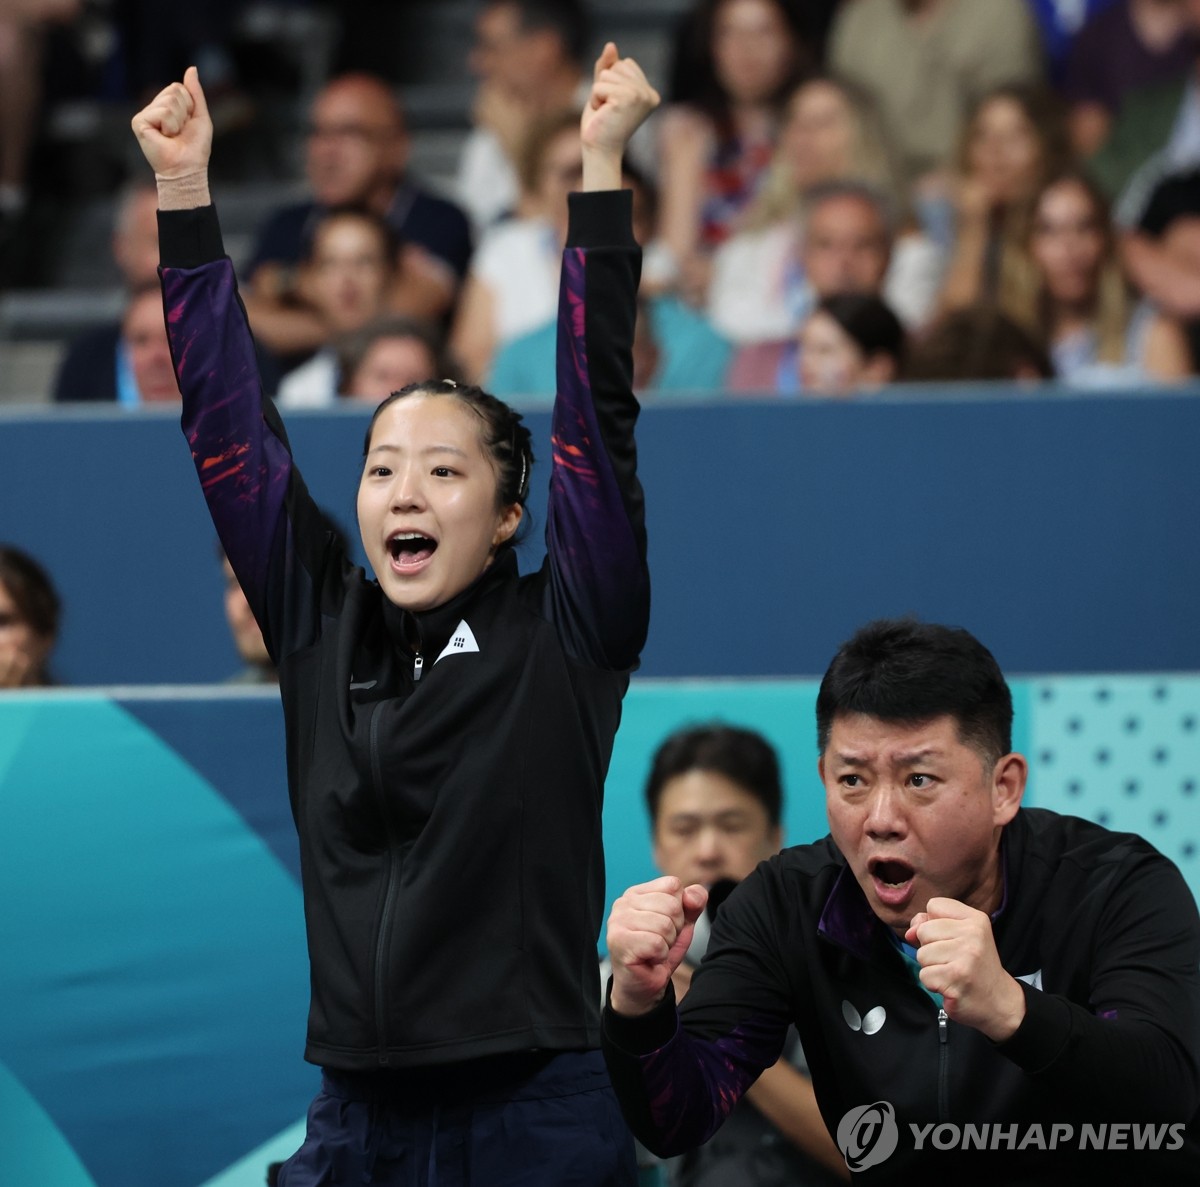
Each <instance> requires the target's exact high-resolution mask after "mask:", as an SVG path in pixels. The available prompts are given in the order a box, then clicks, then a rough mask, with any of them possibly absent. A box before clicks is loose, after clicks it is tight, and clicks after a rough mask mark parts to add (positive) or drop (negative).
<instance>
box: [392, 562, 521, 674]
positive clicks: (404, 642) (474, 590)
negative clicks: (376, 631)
mask: <svg viewBox="0 0 1200 1187" xmlns="http://www.w3.org/2000/svg"><path fill="white" fill-rule="evenodd" d="M516 576H517V558H516V554H515V553H514V552H513V550H512V549H511V548H506V549H504V550H503V551H502V552H501V553H500V555H499V556H497V557H496V559H495V560H494V561H492V563H491V564H490V565H488V567H487V568H486V569H484V571H483V572H482V573H481V574H480V575H479V576H478V577H477V578H476V579H475V580H474V581H473V582H471V584H470V585H468V586H467V588H466V589H464V590H463V591H462V592H461V593H459V594H456V595H455V596H454V597H453V598H451V599H450V601H448V602H445V603H443V604H442V605H441V606H434V607H433V608H432V609H431V610H417V611H412V610H403V609H401V608H400V607H399V606H397V605H396V604H395V602H392V601H391V600H390V599H388V598H387V597H384V598H383V621H384V625H385V626H386V627H387V631H388V634H389V635H390V636H391V639H392V642H393V643H394V644H395V645H396V647H397V648H399V649H400V651H402V652H403V653H404V654H405V655H413V654H414V653H415V652H418V651H419V652H420V653H421V654H422V655H426V656H427V655H431V654H437V653H438V652H440V651H441V650H442V648H443V647H445V645H446V644H447V643H448V642H449V641H450V636H451V635H452V634H453V633H454V628H455V627H456V626H458V624H459V623H460V622H461V621H462V619H463V616H464V614H465V612H466V610H467V608H468V607H469V606H471V605H472V604H473V603H475V602H476V601H477V600H478V599H479V598H480V597H482V596H484V595H485V594H487V593H489V592H490V591H492V590H493V589H495V588H496V587H497V586H499V585H502V584H503V583H504V582H506V581H508V580H510V579H511V578H514V577H516Z"/></svg>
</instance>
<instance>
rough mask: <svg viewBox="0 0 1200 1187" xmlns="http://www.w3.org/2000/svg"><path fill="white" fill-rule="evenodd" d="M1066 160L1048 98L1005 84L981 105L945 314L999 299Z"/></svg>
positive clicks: (971, 125)
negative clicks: (1051, 179)
mask: <svg viewBox="0 0 1200 1187" xmlns="http://www.w3.org/2000/svg"><path fill="white" fill-rule="evenodd" d="M1069 159H1070V147H1069V144H1068V142H1067V131H1066V124H1065V122H1064V120H1063V116H1062V112H1061V109H1060V107H1059V105H1058V102H1057V100H1055V99H1054V97H1053V96H1051V95H1050V94H1049V92H1047V91H1043V90H1039V89H1035V88H1031V87H1021V86H1005V87H1000V88H998V89H997V90H995V91H993V92H991V94H989V95H987V96H985V97H984V98H983V100H981V101H980V103H979V104H978V106H977V107H976V108H975V110H974V111H973V112H972V114H971V118H970V119H969V120H968V122H967V128H966V133H965V135H964V139H963V149H962V177H961V179H960V180H959V183H958V189H957V195H956V207H957V226H956V233H955V240H954V252H953V255H952V256H951V260H950V266H949V268H948V269H947V271H946V282H945V285H944V287H943V290H942V304H943V306H944V307H945V308H947V309H957V308H961V307H963V306H967V305H973V304H974V303H976V302H977V301H988V300H995V299H996V298H997V297H998V295H999V293H1000V290H1001V288H1002V286H1003V283H1004V278H1005V274H1006V272H1007V271H1008V270H1010V269H1011V268H1012V267H1013V264H1014V260H1015V259H1018V258H1020V257H1022V256H1023V255H1024V254H1025V251H1026V245H1027V241H1028V228H1029V217H1030V204H1031V202H1032V200H1033V195H1034V194H1035V193H1036V192H1037V190H1038V188H1039V187H1040V186H1041V184H1042V182H1043V181H1044V180H1045V178H1047V177H1048V176H1050V175H1051V174H1052V173H1055V172H1057V171H1058V170H1060V169H1062V168H1063V167H1064V166H1065V165H1066V164H1067V162H1068V161H1069Z"/></svg>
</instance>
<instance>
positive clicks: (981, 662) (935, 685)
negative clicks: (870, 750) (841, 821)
mask: <svg viewBox="0 0 1200 1187" xmlns="http://www.w3.org/2000/svg"><path fill="white" fill-rule="evenodd" d="M847 713H863V714H865V715H866V716H868V717H876V718H878V719H879V720H881V721H893V722H907V723H912V724H916V723H918V722H922V721H931V720H932V719H933V718H935V717H942V716H950V717H953V718H954V719H955V720H956V721H957V722H958V732H959V737H960V739H961V740H962V741H963V743H964V744H966V745H968V746H971V747H972V748H973V749H975V750H977V751H978V752H979V754H980V755H981V757H983V758H984V759H985V760H986V761H988V762H990V763H993V764H994V763H995V762H996V761H997V760H999V759H1000V758H1001V757H1002V756H1004V755H1005V754H1008V753H1009V751H1011V750H1012V718H1013V707H1012V693H1011V692H1010V691H1009V688H1008V684H1007V682H1006V681H1005V679H1004V674H1003V673H1002V672H1001V671H1000V665H999V664H998V663H997V662H996V659H995V657H994V656H993V655H992V653H991V652H990V651H989V650H988V649H987V648H986V647H984V645H983V644H982V643H980V642H979V640H978V639H976V638H975V636H974V635H972V634H971V633H970V632H969V631H965V630H963V629H962V628H961V627H949V626H940V625H938V624H937V623H929V622H919V621H918V620H917V619H915V618H883V619H879V620H878V621H876V622H872V623H869V624H868V625H867V626H865V627H863V628H862V629H861V630H859V631H858V632H857V633H856V634H855V635H854V636H853V637H852V638H850V639H849V640H847V642H845V643H843V644H842V646H841V648H840V649H839V651H838V653H837V655H835V656H834V657H833V662H832V663H831V664H830V665H829V669H828V671H826V673H825V676H824V678H823V679H822V681H821V689H820V691H819V692H818V693H817V747H818V749H819V751H820V752H821V753H822V754H824V753H825V748H826V747H827V746H828V745H829V732H830V730H831V729H832V727H833V723H834V720H835V719H836V718H837V717H839V716H841V715H843V714H847Z"/></svg>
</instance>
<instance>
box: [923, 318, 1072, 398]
mask: <svg viewBox="0 0 1200 1187" xmlns="http://www.w3.org/2000/svg"><path fill="white" fill-rule="evenodd" d="M900 377H901V379H905V380H909V381H911V382H914V383H941V382H951V381H953V382H960V383H965V382H972V381H975V380H988V379H1005V380H1017V381H1019V382H1037V381H1038V380H1041V379H1053V378H1054V366H1053V364H1052V363H1051V362H1050V356H1049V355H1048V354H1047V353H1046V351H1045V349H1044V348H1043V347H1042V345H1041V344H1040V343H1039V342H1038V341H1037V340H1036V339H1035V338H1034V337H1033V336H1032V335H1031V334H1028V333H1026V331H1025V330H1023V329H1021V327H1020V326H1019V325H1017V323H1016V322H1015V321H1013V320H1012V318H1010V317H1006V316H1005V315H1004V314H1003V313H1001V312H1000V311H999V310H998V309H996V308H995V306H993V305H971V306H969V307H967V308H965V309H954V310H951V311H950V312H949V313H944V314H943V315H942V316H941V317H940V318H938V320H937V321H936V322H935V323H934V325H933V326H931V327H930V328H929V329H928V330H927V331H926V332H925V333H924V334H922V335H921V337H920V338H919V339H917V341H916V342H915V343H913V345H912V346H911V347H910V349H909V351H908V355H907V362H906V364H905V367H904V371H903V372H902V374H901V376H900Z"/></svg>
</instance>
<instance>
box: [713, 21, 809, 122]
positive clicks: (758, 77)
mask: <svg viewBox="0 0 1200 1187" xmlns="http://www.w3.org/2000/svg"><path fill="white" fill-rule="evenodd" d="M712 56H713V68H714V70H715V72H716V75H717V81H718V82H719V83H720V85H721V87H722V89H723V90H724V91H725V93H726V94H727V95H728V96H729V98H730V99H731V100H732V101H733V102H734V103H763V102H765V101H766V100H768V99H770V98H771V96H772V95H774V94H775V92H776V91H778V90H779V88H780V87H781V86H783V84H784V82H785V81H786V80H787V76H788V73H789V72H790V71H791V69H792V66H793V63H794V62H795V59H796V46H795V42H794V39H793V35H792V30H791V28H790V27H789V25H788V23H787V21H786V20H785V19H784V16H783V13H782V12H781V11H780V10H779V6H778V5H776V4H773V3H771V0H725V3H724V4H722V5H721V6H720V7H719V8H718V9H717V14H716V17H715V18H714V21H713V40H712Z"/></svg>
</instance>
